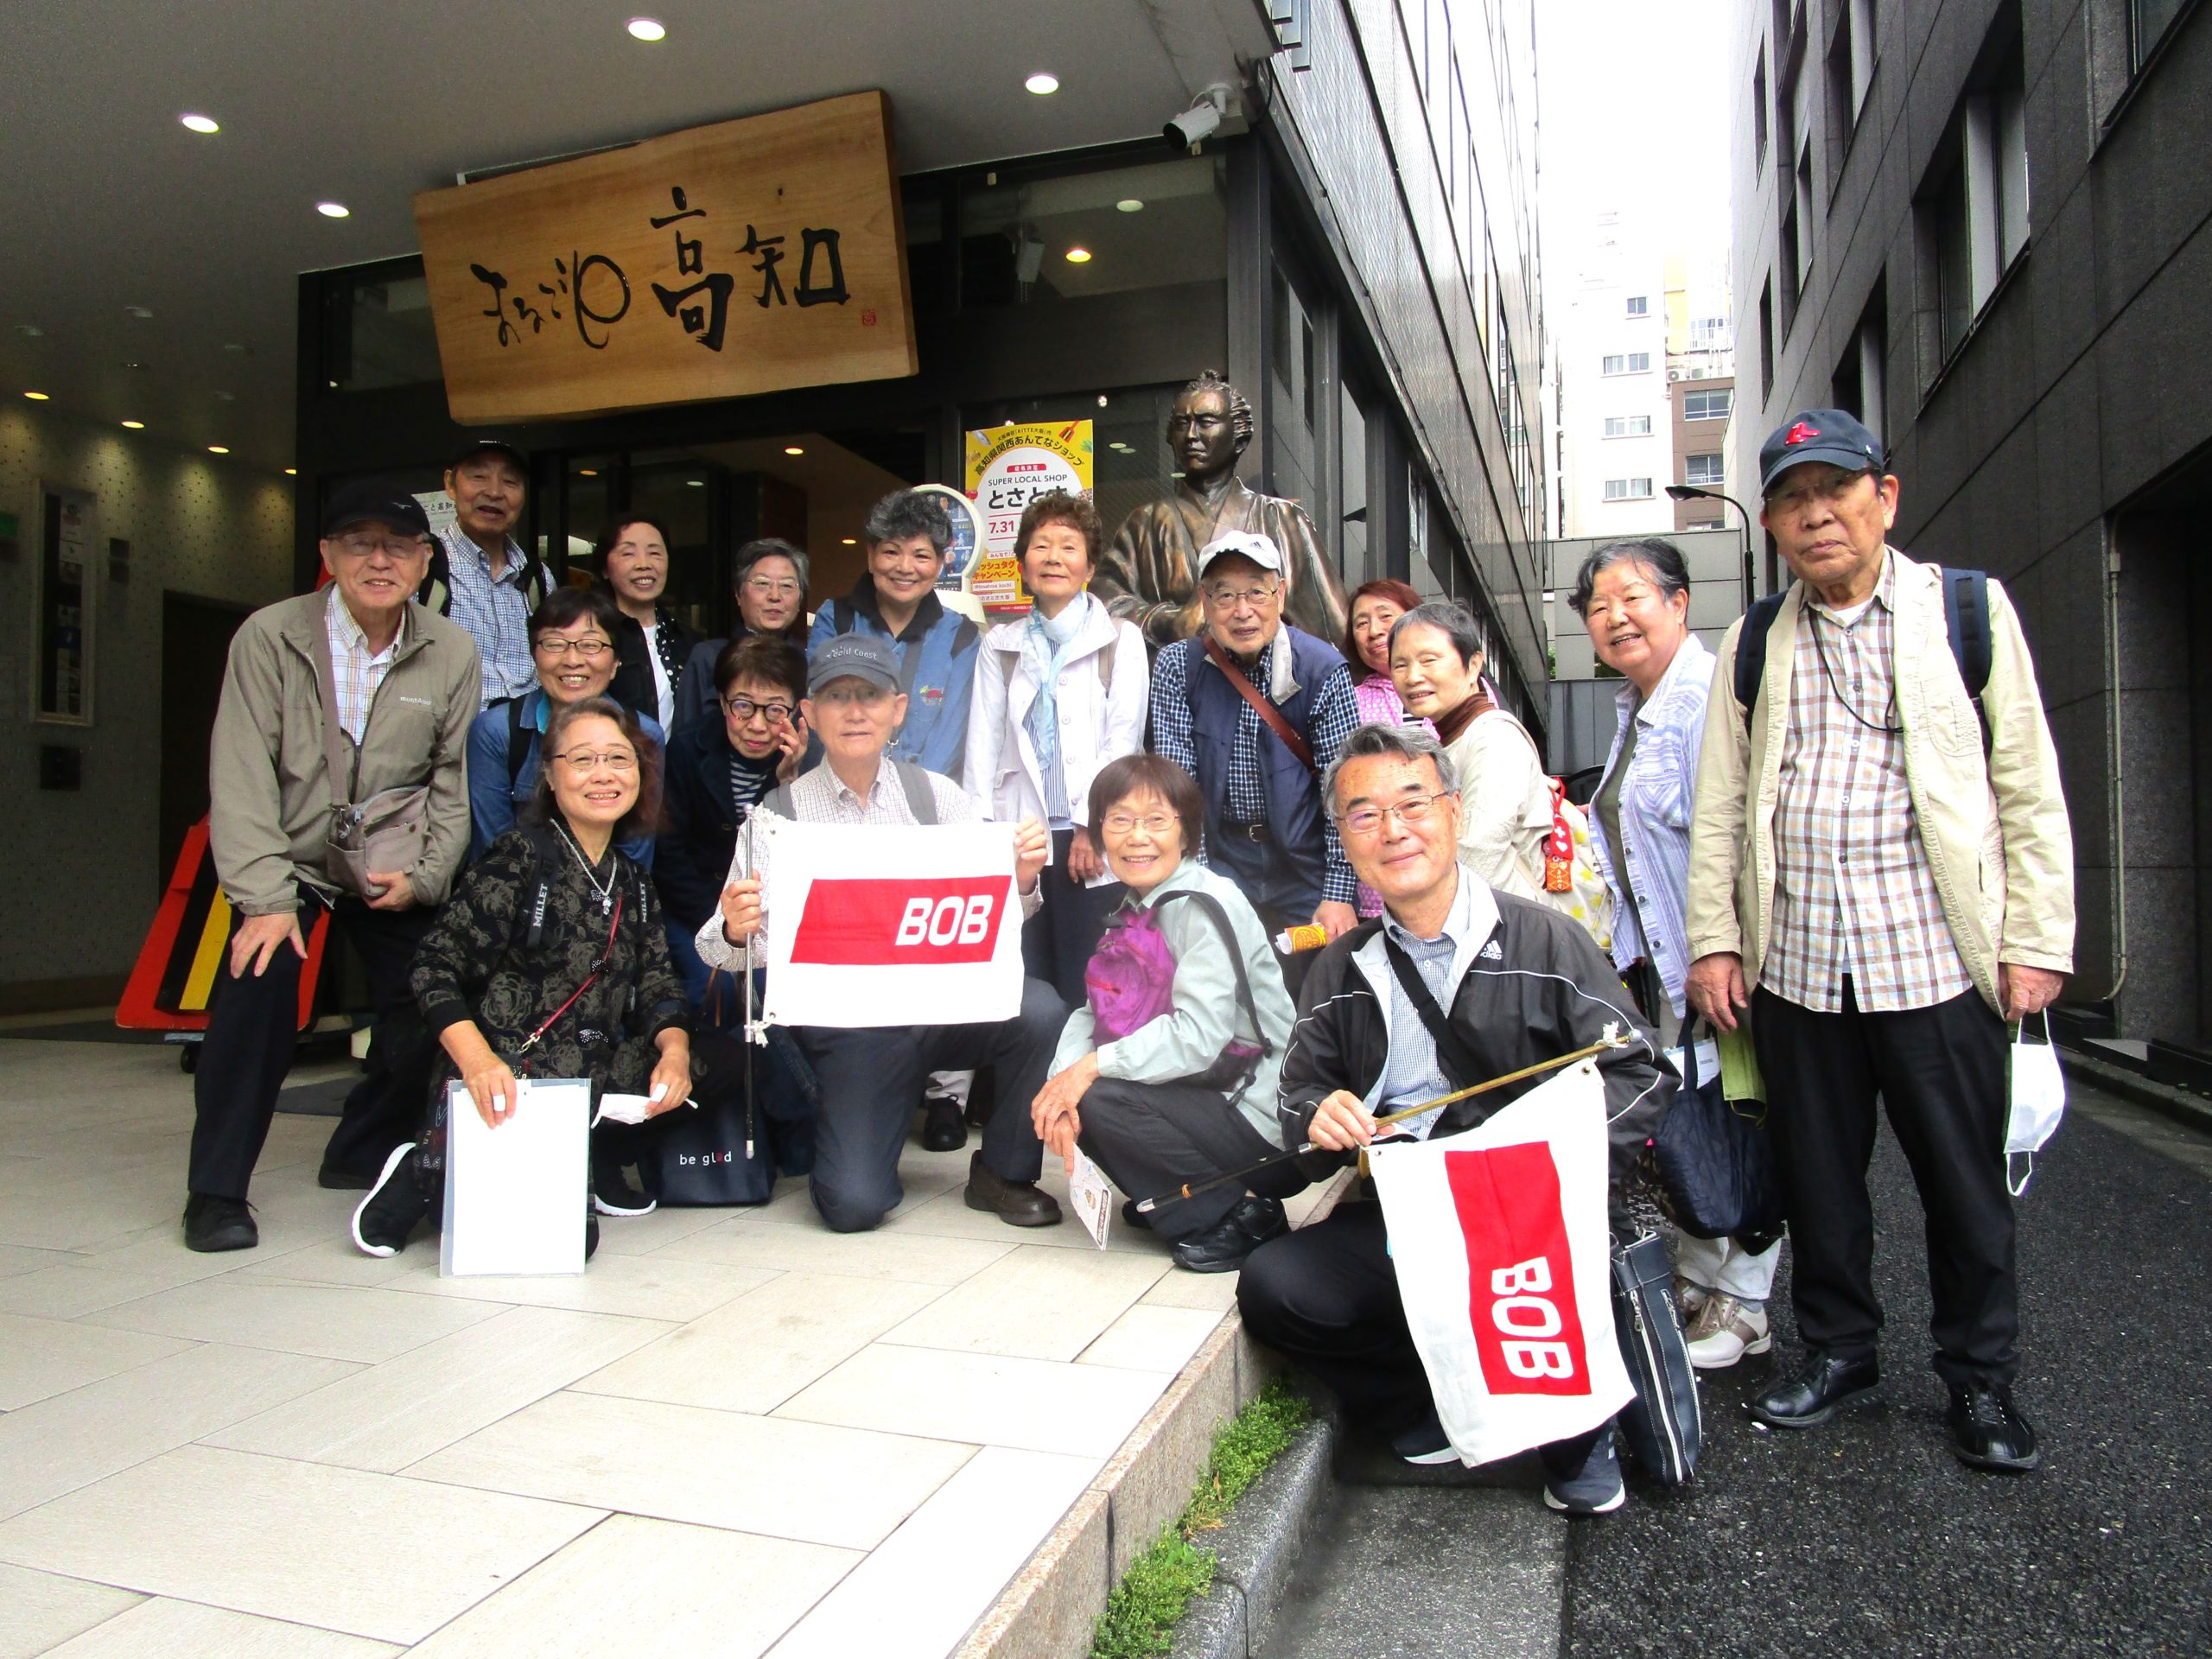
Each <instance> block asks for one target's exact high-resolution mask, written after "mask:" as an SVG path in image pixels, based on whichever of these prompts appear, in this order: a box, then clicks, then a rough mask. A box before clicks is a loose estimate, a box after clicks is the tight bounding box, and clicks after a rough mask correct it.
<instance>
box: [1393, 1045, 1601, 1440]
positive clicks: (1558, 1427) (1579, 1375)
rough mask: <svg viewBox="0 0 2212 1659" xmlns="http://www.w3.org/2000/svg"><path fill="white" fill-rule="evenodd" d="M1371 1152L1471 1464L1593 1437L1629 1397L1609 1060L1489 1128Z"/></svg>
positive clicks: (1430, 1367) (1427, 1351) (1409, 1290)
mask: <svg viewBox="0 0 2212 1659" xmlns="http://www.w3.org/2000/svg"><path fill="white" fill-rule="evenodd" d="M1369 1161H1370V1166H1371V1167H1372V1168H1373V1170H1374V1173H1375V1186H1376V1192H1378V1193H1379V1194H1380V1195H1381V1197H1382V1199H1383V1217H1384V1219H1385V1221H1386V1222H1387V1223H1388V1224H1389V1230H1390V1256H1391V1261H1392V1263H1393V1264H1394V1265H1395V1268H1397V1274H1398V1294H1399V1295H1400V1297H1401V1298H1402V1300H1403V1301H1404V1303H1405V1307H1406V1322H1407V1324H1408V1325H1410V1326H1411V1327H1412V1329H1413V1338H1414V1347H1415V1348H1416V1349H1417V1350H1419V1351H1420V1353H1421V1364H1422V1365H1423V1366H1424V1367H1425V1368H1426V1369H1427V1372H1428V1381H1429V1386H1430V1388H1431V1389H1432V1390H1433V1392H1434V1394H1435V1396H1436V1414H1437V1417H1438V1419H1439V1420H1440V1421H1441V1422H1442V1423H1443V1425H1444V1432H1445V1433H1446V1435H1447V1436H1449V1437H1450V1439H1451V1441H1452V1450H1454V1451H1456V1452H1458V1453H1459V1457H1460V1459H1461V1460H1462V1461H1463V1462H1465V1463H1466V1464H1468V1465H1474V1464H1478V1463H1490V1462H1493V1461H1495V1460H1496V1459H1499V1458H1504V1457H1510V1456H1512V1455H1513V1454H1514V1453H1515V1452H1525V1451H1528V1450H1529V1448H1530V1447H1532V1446H1542V1445H1545V1444H1546V1443H1548V1442H1549V1441H1552V1440H1566V1439H1567V1438H1568V1437H1569V1436H1572V1435H1575V1434H1580V1433H1586V1432H1587V1431H1588V1430H1590V1429H1593V1428H1595V1427H1598V1425H1599V1424H1600V1423H1602V1422H1604V1421H1605V1420H1606V1419H1607V1418H1609V1417H1611V1415H1612V1414H1614V1413H1615V1412H1617V1411H1618V1410H1619V1409H1620V1408H1622V1407H1623V1406H1624V1405H1626V1404H1627V1403H1628V1402H1629V1401H1630V1398H1631V1397H1632V1395H1633V1388H1632V1385H1631V1384H1630V1382H1629V1378H1628V1370H1627V1368H1626V1367H1625V1366H1624V1365H1623V1364H1622V1363H1621V1355H1620V1347H1619V1344H1618V1343H1617V1341H1616V1340H1615V1338H1614V1336H1613V1303H1612V1270H1611V1233H1610V1231H1609V1230H1608V1227H1607V1224H1606V1217H1605V1190H1606V1174H1607V1171H1606V1147H1605V1082H1604V1080H1603V1079H1602V1078H1601V1077H1599V1075H1598V1068H1597V1067H1596V1066H1595V1065H1592V1064H1591V1063H1590V1062H1589V1061H1587V1060H1585V1061H1584V1062H1582V1064H1580V1065H1576V1066H1573V1067H1572V1068H1570V1069H1568V1070H1567V1071H1562V1072H1560V1075H1559V1076H1557V1077H1554V1078H1552V1079H1551V1080H1550V1081H1549V1082H1548V1083H1546V1084H1543V1085H1542V1086H1541V1087H1540V1088H1537V1089H1534V1090H1530V1091H1529V1093H1528V1094H1526V1095H1523V1096H1522V1097H1521V1098H1520V1099H1518V1100H1516V1101H1515V1102H1514V1103H1512V1104H1511V1105H1510V1106H1508V1107H1506V1108H1505V1109H1503V1111H1501V1112H1499V1113H1498V1114H1497V1116H1494V1117H1492V1118H1491V1120H1490V1121H1489V1122H1486V1123H1484V1124H1483V1125H1482V1126H1481V1127H1480V1128H1475V1129H1470V1130H1468V1131H1467V1132H1466V1133H1465V1134H1464V1135H1449V1136H1446V1137H1445V1138H1443V1139H1441V1140H1433V1141H1413V1142H1408V1143H1406V1144H1403V1145H1391V1146H1383V1147H1376V1148H1375V1149H1374V1150H1373V1152H1372V1153H1371V1154H1370V1157H1369Z"/></svg>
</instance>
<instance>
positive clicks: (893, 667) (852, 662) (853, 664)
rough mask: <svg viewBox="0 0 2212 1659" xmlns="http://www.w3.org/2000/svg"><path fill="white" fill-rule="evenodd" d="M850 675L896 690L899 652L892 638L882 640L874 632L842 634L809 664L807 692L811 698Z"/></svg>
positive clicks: (822, 648) (832, 640)
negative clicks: (824, 687) (825, 687)
mask: <svg viewBox="0 0 2212 1659" xmlns="http://www.w3.org/2000/svg"><path fill="white" fill-rule="evenodd" d="M847 676H850V677H852V678H854V679H856V680H866V681H867V682H868V683H869V684H870V685H880V686H881V687H882V688H883V689H884V690H886V691H896V690H898V689H899V653H898V652H895V651H893V650H892V648H891V642H890V641H889V640H888V639H877V638H876V637H875V636H874V634H872V633H841V634H839V635H838V636H837V637H836V639H831V640H829V641H828V642H827V643H825V644H824V645H822V646H821V647H820V648H819V649H817V651H816V652H815V653H814V657H813V659H812V660H811V661H810V662H809V663H808V664H807V665H806V695H807V696H814V695H815V693H817V691H819V690H822V688H823V686H825V685H827V684H829V682H830V681H832V680H842V679H843V678H845V677H847Z"/></svg>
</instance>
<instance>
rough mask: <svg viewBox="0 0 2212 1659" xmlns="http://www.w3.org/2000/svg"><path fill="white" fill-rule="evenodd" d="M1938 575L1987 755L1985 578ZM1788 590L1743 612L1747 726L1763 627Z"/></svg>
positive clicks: (1761, 670) (1740, 701) (1739, 689)
mask: <svg viewBox="0 0 2212 1659" xmlns="http://www.w3.org/2000/svg"><path fill="white" fill-rule="evenodd" d="M1942 577H1943V631H1944V632H1945V633H1946V634H1948V636H1949V638H1950V641H1951V658H1952V660H1953V661H1955V662H1956V663H1957V664H1958V665H1959V678H1960V679H1961V681H1963V682H1964V683H1965V685H1966V688H1967V696H1969V697H1972V698H1973V699H1974V713H1975V715H1977V716H1979V717H1980V721H1981V752H1982V753H1983V754H1984V755H1985V756H1986V755H1987V754H1988V753H1989V744H1990V734H1989V711H1988V710H1987V709H1984V708H1983V707H1982V706H1981V694H1982V693H1983V692H1984V691H1985V690H1987V689H1988V687H1989V662H1990V633H1989V577H1988V575H1987V574H1986V572H1983V571H1980V570H1952V569H1945V570H1944V571H1943V572H1942ZM1788 593H1789V590H1788V589H1787V588H1784V589H1783V592H1781V593H1779V594H1767V595H1766V597H1765V598H1764V599H1758V600H1754V601H1751V609H1749V610H1748V611H1746V612H1745V613H1744V626H1743V629H1742V631H1741V632H1739V633H1738V634H1737V636H1736V706H1737V707H1738V709H1742V710H1743V714H1744V726H1745V729H1746V730H1749V729H1750V727H1751V712H1752V708H1753V705H1754V704H1756V703H1757V702H1758V695H1759V685H1760V683H1761V681H1763V680H1764V678H1765V676H1766V640H1767V632H1768V630H1770V628H1772V627H1773V626H1774V619H1775V618H1776V617H1777V615H1779V614H1780V613H1781V611H1782V601H1783V599H1784V598H1785V597H1787V596H1788Z"/></svg>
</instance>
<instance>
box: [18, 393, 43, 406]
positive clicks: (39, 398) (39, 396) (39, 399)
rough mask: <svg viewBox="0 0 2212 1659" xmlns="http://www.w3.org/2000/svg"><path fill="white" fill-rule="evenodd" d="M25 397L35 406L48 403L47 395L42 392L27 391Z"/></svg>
mask: <svg viewBox="0 0 2212 1659" xmlns="http://www.w3.org/2000/svg"><path fill="white" fill-rule="evenodd" d="M23 396H24V397H28V398H29V399H30V400H31V402H33V403H35V404H42V403H44V402H45V401H46V394H45V393H44V392H42V391H27V392H25V393H24V394H23Z"/></svg>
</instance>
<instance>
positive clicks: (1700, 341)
mask: <svg viewBox="0 0 2212 1659" xmlns="http://www.w3.org/2000/svg"><path fill="white" fill-rule="evenodd" d="M1730 335H1731V330H1730V328H1729V327H1728V319H1727V318H1726V317H1692V318H1691V319H1690V350H1692V351H1694V352H1725V351H1726V350H1727V349H1728V347H1729V346H1730V344H1731V339H1730Z"/></svg>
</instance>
